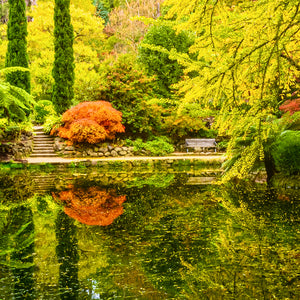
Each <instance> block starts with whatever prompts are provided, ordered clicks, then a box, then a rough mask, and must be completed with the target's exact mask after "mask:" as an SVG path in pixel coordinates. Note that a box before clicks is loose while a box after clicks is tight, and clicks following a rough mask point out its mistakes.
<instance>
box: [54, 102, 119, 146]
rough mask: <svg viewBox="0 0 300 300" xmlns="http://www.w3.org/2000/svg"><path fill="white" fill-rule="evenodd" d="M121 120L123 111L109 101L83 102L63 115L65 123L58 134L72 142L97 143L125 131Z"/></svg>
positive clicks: (58, 130)
mask: <svg viewBox="0 0 300 300" xmlns="http://www.w3.org/2000/svg"><path fill="white" fill-rule="evenodd" d="M121 121H122V113H121V112H120V111H118V110H116V109H114V108H113V107H112V105H111V103H109V102H107V101H95V102H82V103H79V104H78V105H76V106H74V107H72V108H70V109H69V110H67V111H66V112H65V113H64V114H63V115H62V122H63V123H64V125H63V126H61V127H59V128H58V129H57V134H58V135H59V136H60V137H62V138H65V139H68V140H70V141H71V142H87V143H90V144H95V143H99V142H100V141H104V140H105V139H114V138H115V134H116V133H118V132H119V133H121V132H124V131H125V127H124V126H123V125H122V123H121ZM52 134H53V132H52Z"/></svg>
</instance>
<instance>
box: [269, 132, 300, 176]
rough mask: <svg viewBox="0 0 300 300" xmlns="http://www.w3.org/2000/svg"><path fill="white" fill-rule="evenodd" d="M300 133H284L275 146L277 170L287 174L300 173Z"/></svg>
mask: <svg viewBox="0 0 300 300" xmlns="http://www.w3.org/2000/svg"><path fill="white" fill-rule="evenodd" d="M299 153H300V131H292V130H286V131H284V132H283V133H282V134H281V135H280V136H279V138H278V139H277V141H276V142H275V144H274V146H273V147H272V156H273V158H274V161H275V166H276V168H277V169H278V170H279V171H281V172H283V173H285V174H289V175H292V174H297V173H299V172H300V155H299Z"/></svg>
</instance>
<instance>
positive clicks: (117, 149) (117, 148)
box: [114, 147, 123, 152]
mask: <svg viewBox="0 0 300 300" xmlns="http://www.w3.org/2000/svg"><path fill="white" fill-rule="evenodd" d="M114 150H115V151H117V152H120V151H122V150H123V149H122V148H121V147H115V149H114Z"/></svg>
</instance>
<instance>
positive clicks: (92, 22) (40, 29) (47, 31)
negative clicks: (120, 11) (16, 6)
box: [0, 0, 104, 101]
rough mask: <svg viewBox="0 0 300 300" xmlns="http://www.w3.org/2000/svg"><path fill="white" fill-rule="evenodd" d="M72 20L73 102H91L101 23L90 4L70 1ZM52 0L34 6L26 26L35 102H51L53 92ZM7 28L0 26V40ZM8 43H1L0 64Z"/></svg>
mask: <svg viewBox="0 0 300 300" xmlns="http://www.w3.org/2000/svg"><path fill="white" fill-rule="evenodd" d="M70 10H71V18H72V25H73V27H74V36H75V41H74V56H75V64H76V66H75V85H74V92H75V101H82V100H93V99H92V98H93V97H95V95H94V91H95V89H96V88H98V74H97V72H96V70H97V68H98V66H99V60H98V57H97V54H98V52H99V51H100V50H101V47H102V43H103V41H104V35H103V33H102V31H103V28H104V26H103V21H102V19H100V18H97V17H96V16H95V15H94V12H95V8H94V6H93V5H92V3H91V1H90V0H81V1H71V6H70ZM53 14H54V0H47V1H38V5H37V6H33V7H32V10H31V12H30V13H29V15H30V16H32V17H33V22H29V23H28V37H27V39H28V55H29V60H30V70H31V80H32V90H31V92H32V94H33V96H36V97H37V99H50V93H51V91H52V84H53V78H52V64H53V61H54V44H53V43H54V41H53V30H54V28H53V26H54V25H53V24H54V23H53ZM5 32H6V25H1V26H0V36H2V37H3V36H6V33H5ZM6 47H7V42H6V41H5V40H2V41H0V64H3V60H4V59H5V52H6Z"/></svg>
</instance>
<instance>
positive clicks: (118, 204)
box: [58, 186, 126, 226]
mask: <svg viewBox="0 0 300 300" xmlns="http://www.w3.org/2000/svg"><path fill="white" fill-rule="evenodd" d="M58 197H59V199H60V200H62V201H64V202H66V206H65V208H64V211H65V213H66V214H67V215H69V216H70V217H72V218H74V219H76V220H78V221H79V222H81V223H84V224H87V225H101V226H106V225H110V224H111V223H112V222H113V221H114V220H115V219H116V218H117V217H118V216H120V215H121V214H122V213H123V207H122V203H123V202H124V201H125V200H126V196H116V195H115V193H114V192H113V191H109V192H108V191H106V190H102V189H100V188H99V187H88V188H75V187H74V186H71V189H70V190H68V191H62V192H60V193H59V195H58Z"/></svg>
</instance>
